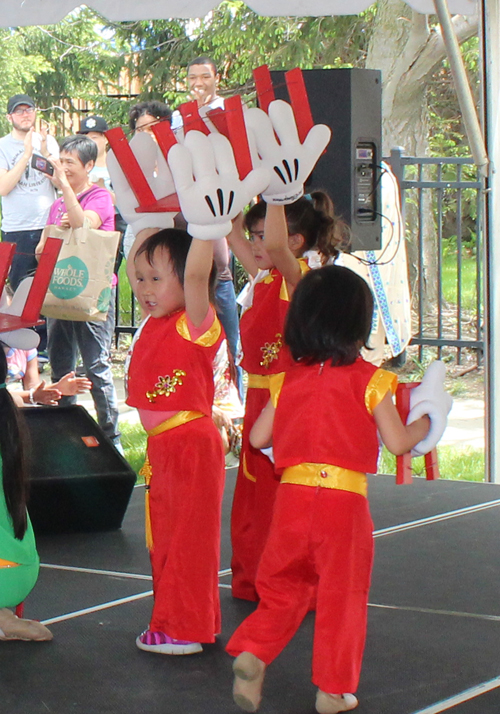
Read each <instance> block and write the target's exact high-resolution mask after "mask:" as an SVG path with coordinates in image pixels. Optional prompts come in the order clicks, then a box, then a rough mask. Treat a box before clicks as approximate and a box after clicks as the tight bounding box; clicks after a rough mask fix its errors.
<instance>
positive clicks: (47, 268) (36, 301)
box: [0, 238, 62, 332]
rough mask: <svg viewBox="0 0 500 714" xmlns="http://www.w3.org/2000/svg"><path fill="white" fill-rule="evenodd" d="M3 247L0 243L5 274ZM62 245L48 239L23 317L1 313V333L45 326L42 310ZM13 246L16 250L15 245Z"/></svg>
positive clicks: (57, 241) (0, 256) (0, 263)
mask: <svg viewBox="0 0 500 714" xmlns="http://www.w3.org/2000/svg"><path fill="white" fill-rule="evenodd" d="M2 245H3V244H2V243H0V270H1V271H2V272H3V267H4V266H3V260H2V257H3V254H4V253H7V251H6V250H5V249H4V248H2V247H1V246H2ZM61 245H62V241H61V240H60V239H59V238H47V241H46V243H45V246H44V249H43V252H42V254H41V255H40V262H39V263H38V267H37V269H36V273H35V277H34V278H33V283H32V285H31V288H30V291H29V293H28V298H27V300H26V304H25V306H24V309H23V312H22V315H21V317H18V316H17V315H8V314H5V313H0V332H10V331H11V330H18V329H20V328H21V327H34V326H35V325H41V324H43V320H40V319H39V317H40V310H41V309H42V303H43V300H44V298H45V295H46V293H47V288H48V287H49V283H50V279H51V277H52V273H53V272H54V267H55V264H56V261H57V256H58V255H59V251H60V250H61ZM12 246H13V247H14V249H15V245H14V244H13V243H12ZM9 265H10V262H9Z"/></svg>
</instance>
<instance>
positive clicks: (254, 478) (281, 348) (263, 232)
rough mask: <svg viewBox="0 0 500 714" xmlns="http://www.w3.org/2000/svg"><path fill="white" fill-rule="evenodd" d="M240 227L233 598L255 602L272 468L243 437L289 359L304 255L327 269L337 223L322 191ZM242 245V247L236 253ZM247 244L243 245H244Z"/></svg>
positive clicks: (260, 206) (236, 231) (260, 211)
mask: <svg viewBox="0 0 500 714" xmlns="http://www.w3.org/2000/svg"><path fill="white" fill-rule="evenodd" d="M244 227H245V228H246V230H247V232H248V233H249V235H250V244H248V242H247V241H246V239H245V238H244V237H242V227H241V219H240V222H239V223H237V224H235V226H234V227H233V231H232V234H231V236H230V237H229V240H230V244H231V246H232V248H233V250H234V252H235V253H236V255H237V256H238V258H239V259H240V260H241V261H242V263H243V265H244V267H245V269H246V270H247V271H248V273H249V274H250V275H251V276H252V277H253V278H254V279H253V281H252V283H251V284H250V286H249V291H248V293H247V295H246V296H245V298H244V300H243V311H242V316H241V319H240V335H241V344H242V353H243V356H242V359H241V362H240V363H241V366H242V367H243V369H245V370H246V372H247V373H248V389H247V396H246V405H245V419H244V426H243V439H242V450H241V456H240V466H239V470H238V476H237V481H236V488H235V492H234V500H233V507H232V513H231V538H232V548H233V558H232V563H231V568H232V571H233V577H232V593H233V596H234V597H238V598H242V599H245V600H253V601H255V600H257V599H258V595H257V592H256V589H255V576H256V573H257V566H258V563H259V559H260V556H261V555H262V551H263V549H264V545H265V542H266V539H267V534H268V532H269V526H270V524H271V517H272V509H273V504H274V498H275V494H276V489H277V486H278V481H277V479H276V475H275V472H274V467H273V464H272V463H271V461H270V460H269V459H268V458H267V456H266V455H265V454H263V453H262V452H261V451H260V450H258V449H254V448H253V447H252V446H251V444H250V443H249V439H248V435H249V433H250V430H251V428H252V426H253V424H254V422H255V419H256V418H257V417H258V415H259V414H260V412H261V411H262V409H263V408H264V406H265V405H266V403H267V401H268V399H269V389H270V384H271V383H272V382H273V381H274V380H276V379H278V380H279V379H280V376H281V375H282V374H283V372H284V371H285V369H286V368H287V367H288V366H289V364H290V362H291V359H290V355H289V352H288V350H287V348H286V346H285V345H284V343H283V328H284V323H285V316H286V313H287V310H288V306H289V304H290V297H291V295H292V293H293V290H294V289H295V287H296V285H297V283H298V282H299V280H300V279H301V277H302V275H303V274H304V273H306V272H307V271H308V270H309V267H308V263H307V261H306V260H305V258H302V256H303V254H304V253H305V252H306V251H309V250H316V251H318V253H319V254H320V256H321V258H322V260H323V261H325V262H326V260H328V259H329V258H331V257H335V256H336V255H337V253H338V251H337V247H336V246H337V244H338V243H339V238H338V233H339V230H338V228H339V223H338V222H337V221H335V219H334V217H333V204H332V202H331V200H330V198H329V197H328V196H327V195H326V194H325V193H323V192H322V191H316V192H314V193H313V194H312V195H311V196H310V197H307V198H306V197H301V198H299V199H298V200H297V201H295V202H293V203H291V204H289V205H286V206H282V205H273V204H272V203H269V204H268V203H266V202H265V201H261V202H259V203H257V204H255V205H254V206H252V208H250V210H249V211H248V212H247V213H246V215H245V218H244ZM242 243H243V245H242ZM245 244H246V245H245Z"/></svg>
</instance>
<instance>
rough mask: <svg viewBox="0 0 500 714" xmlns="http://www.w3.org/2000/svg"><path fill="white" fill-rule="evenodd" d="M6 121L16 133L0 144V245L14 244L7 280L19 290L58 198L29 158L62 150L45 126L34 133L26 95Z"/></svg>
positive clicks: (14, 100)
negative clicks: (3, 243) (2, 242)
mask: <svg viewBox="0 0 500 714" xmlns="http://www.w3.org/2000/svg"><path fill="white" fill-rule="evenodd" d="M7 119H8V121H9V122H10V124H11V126H12V131H11V132H10V134H7V135H6V136H4V137H3V138H2V139H0V196H1V197H2V240H5V241H8V242H9V243H15V244H16V255H15V256H14V260H13V261H12V267H11V270H10V276H9V279H10V283H11V285H12V288H13V289H14V290H15V289H16V288H17V286H18V285H19V283H20V282H21V280H22V279H23V278H24V277H26V275H27V274H28V273H29V272H31V271H33V270H35V269H36V266H37V262H36V258H35V248H36V246H37V244H38V242H39V240H40V237H41V235H42V230H43V228H44V226H45V224H46V223H47V216H48V215H49V210H50V207H51V206H52V204H53V202H54V199H55V197H56V193H55V189H54V186H53V185H52V183H51V181H50V179H49V177H48V176H47V175H46V174H44V173H42V172H41V171H39V170H37V169H34V168H33V167H32V166H31V157H32V155H33V153H38V154H42V156H45V157H51V158H56V159H57V158H58V156H59V147H58V145H57V141H56V140H55V139H54V137H53V136H50V135H49V134H48V133H47V127H46V126H43V127H42V129H41V131H40V133H38V132H36V131H35V122H36V107H35V102H34V101H33V99H31V97H29V96H28V95H27V94H16V95H15V96H14V97H11V98H10V99H9V101H8V104H7Z"/></svg>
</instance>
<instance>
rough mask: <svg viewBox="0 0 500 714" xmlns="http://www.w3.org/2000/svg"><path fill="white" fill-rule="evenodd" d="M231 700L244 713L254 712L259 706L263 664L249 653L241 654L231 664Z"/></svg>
mask: <svg viewBox="0 0 500 714" xmlns="http://www.w3.org/2000/svg"><path fill="white" fill-rule="evenodd" d="M233 672H234V685H233V699H234V701H235V703H236V704H237V705H238V706H239V707H240V709H243V711H245V712H256V711H257V709H258V708H259V705H260V700H261V698H262V697H261V692H262V685H263V684H264V675H265V673H266V665H265V663H264V662H263V661H262V660H261V659H259V658H258V657H256V656H255V655H253V654H252V653H251V652H242V653H241V654H240V655H239V656H238V657H236V659H235V660H234V663H233Z"/></svg>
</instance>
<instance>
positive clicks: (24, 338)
mask: <svg viewBox="0 0 500 714" xmlns="http://www.w3.org/2000/svg"><path fill="white" fill-rule="evenodd" d="M32 284H33V278H32V277H28V278H24V280H23V281H22V282H21V283H19V285H18V287H17V290H16V292H15V293H14V295H13V297H12V300H11V302H10V305H9V303H8V300H7V293H6V290H5V289H4V290H3V291H2V294H1V296H0V312H3V313H5V314H6V315H16V317H20V316H21V315H22V313H23V310H24V306H25V305H26V300H27V299H28V294H29V291H30V290H31V286H32ZM0 342H4V343H5V344H6V345H8V346H9V347H14V348H16V349H18V350H32V349H34V348H35V347H38V344H39V342H40V335H39V334H38V333H37V332H35V330H29V329H28V328H26V327H20V328H19V329H18V330H12V331H9V332H0Z"/></svg>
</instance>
